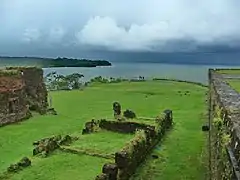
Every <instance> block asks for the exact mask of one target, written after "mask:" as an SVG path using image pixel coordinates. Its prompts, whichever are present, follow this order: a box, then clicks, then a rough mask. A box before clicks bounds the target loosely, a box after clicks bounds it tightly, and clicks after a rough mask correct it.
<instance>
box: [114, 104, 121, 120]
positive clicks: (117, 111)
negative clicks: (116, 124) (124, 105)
mask: <svg viewBox="0 0 240 180" xmlns="http://www.w3.org/2000/svg"><path fill="white" fill-rule="evenodd" d="M113 112H114V113H113V115H114V118H115V119H117V120H119V119H121V105H120V103H119V102H114V103H113Z"/></svg>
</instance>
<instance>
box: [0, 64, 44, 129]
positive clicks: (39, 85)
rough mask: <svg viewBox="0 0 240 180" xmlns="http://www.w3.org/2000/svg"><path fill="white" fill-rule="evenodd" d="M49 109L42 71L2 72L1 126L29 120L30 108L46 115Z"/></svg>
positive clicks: (0, 73)
mask: <svg viewBox="0 0 240 180" xmlns="http://www.w3.org/2000/svg"><path fill="white" fill-rule="evenodd" d="M47 107H48V104H47V90H46V87H45V84H44V81H43V70H42V69H38V68H35V67H29V68H24V67H13V68H11V67H10V68H6V69H2V70H0V126H3V125H6V124H10V123H14V122H18V121H21V120H23V119H27V118H29V117H30V116H31V113H30V111H29V108H30V109H32V110H36V111H37V112H39V113H41V114H44V113H46V111H47Z"/></svg>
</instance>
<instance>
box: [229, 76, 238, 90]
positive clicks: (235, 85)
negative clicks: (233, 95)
mask: <svg viewBox="0 0 240 180" xmlns="http://www.w3.org/2000/svg"><path fill="white" fill-rule="evenodd" d="M228 83H229V85H230V86H231V87H232V88H233V89H235V90H236V91H238V92H240V80H239V79H229V80H228Z"/></svg>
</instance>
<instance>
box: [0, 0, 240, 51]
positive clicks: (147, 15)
mask: <svg viewBox="0 0 240 180" xmlns="http://www.w3.org/2000/svg"><path fill="white" fill-rule="evenodd" d="M1 3H2V5H3V6H1ZM0 7H1V16H0V23H1V24H2V27H1V31H0V33H1V34H0V38H1V36H2V37H4V41H6V42H7V41H8V42H10V39H11V41H12V42H16V39H23V40H24V41H25V42H33V41H34V42H37V43H39V44H42V45H43V46H45V45H46V44H47V43H57V44H59V45H60V44H65V45H66V44H69V45H70V46H71V45H73V44H75V41H76V40H77V42H78V44H80V45H81V46H84V45H88V47H89V46H90V47H91V46H98V47H99V46H100V47H101V46H102V47H105V48H108V49H111V50H134V51H135V50H152V49H157V50H159V51H161V50H162V49H164V48H165V47H168V48H171V46H172V44H173V41H182V40H186V39H190V40H192V41H195V42H196V43H197V44H212V43H213V44H214V43H224V44H229V45H238V44H239V43H238V42H240V21H239V19H240V10H239V7H240V1H239V0H211V1H209V0H195V1H193V0H168V1H166V0H131V1H127V0H101V1H99V0H88V1H86V0H68V1H66V0H51V1H49V0H34V1H32V0H8V1H6V0H4V1H3V2H0ZM26 7H27V8H26ZM58 25H61V26H58ZM26 27H29V28H27V29H26ZM31 27H35V28H31ZM25 29H26V30H25ZM23 30H24V33H20V32H22V31H23ZM40 30H41V31H40ZM74 33H76V37H75V39H71V38H69V37H72V36H74ZM14 39H15V41H13V40H14ZM67 41H68V42H67ZM57 44H56V45H57ZM169 44H170V45H169Z"/></svg>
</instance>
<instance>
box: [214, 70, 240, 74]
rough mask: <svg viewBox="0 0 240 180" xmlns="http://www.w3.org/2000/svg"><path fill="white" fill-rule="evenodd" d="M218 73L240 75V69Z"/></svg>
mask: <svg viewBox="0 0 240 180" xmlns="http://www.w3.org/2000/svg"><path fill="white" fill-rule="evenodd" d="M218 72H219V73H221V74H240V69H221V70H219V71H218Z"/></svg>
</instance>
